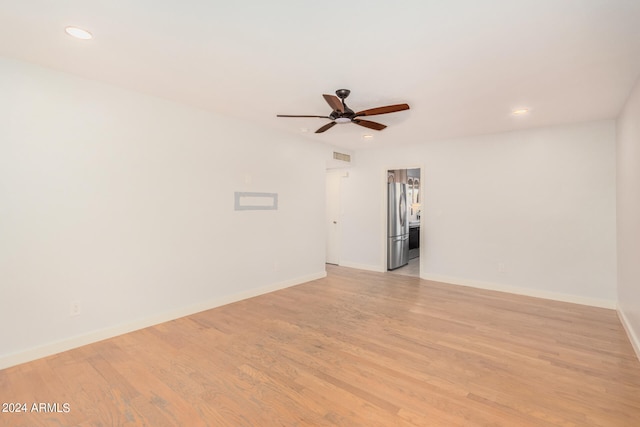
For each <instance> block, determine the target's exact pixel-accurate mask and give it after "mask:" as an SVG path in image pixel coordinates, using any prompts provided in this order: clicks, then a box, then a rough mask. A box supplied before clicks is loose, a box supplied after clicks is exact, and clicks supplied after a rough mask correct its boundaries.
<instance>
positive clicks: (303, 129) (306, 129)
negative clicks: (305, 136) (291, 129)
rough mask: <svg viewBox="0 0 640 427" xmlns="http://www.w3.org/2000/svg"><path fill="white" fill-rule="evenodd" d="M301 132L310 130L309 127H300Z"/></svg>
mask: <svg viewBox="0 0 640 427" xmlns="http://www.w3.org/2000/svg"><path fill="white" fill-rule="evenodd" d="M300 132H302V133H307V132H309V128H300Z"/></svg>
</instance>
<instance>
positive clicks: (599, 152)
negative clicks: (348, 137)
mask: <svg viewBox="0 0 640 427" xmlns="http://www.w3.org/2000/svg"><path fill="white" fill-rule="evenodd" d="M403 165H406V166H410V167H415V166H420V167H421V168H422V177H421V181H422V189H423V191H422V196H423V197H422V203H423V206H422V214H421V218H422V228H421V238H420V242H421V245H420V246H421V250H422V251H421V258H420V259H421V265H420V271H421V277H423V278H425V279H433V280H439V281H444V282H449V283H457V284H464V285H470V286H479V287H485V288H493V289H501V290H507V291H511V292H518V293H523V294H529V295H535V296H541V297H546V298H552V299H560V300H567V301H574V302H580V303H585V304H593V305H601V306H607V307H614V306H615V303H616V243H615V221H616V218H615V209H616V207H615V122H614V121H600V122H592V123H582V124H575V125H569V126H559V127H553V128H545V129H537V130H523V131H518V132H510V133H504V134H496V135H486V136H478V137H472V138H461V139H455V140H446V141H436V142H427V143H424V144H420V145H411V146H402V145H399V146H397V147H395V148H393V149H369V150H362V151H361V152H359V153H358V164H357V165H356V166H354V168H352V170H351V171H350V176H349V179H348V180H345V182H344V186H343V192H344V193H345V196H344V203H345V204H347V205H346V206H344V216H343V239H344V241H343V246H342V262H343V264H344V265H354V266H359V267H361V268H369V269H372V270H379V271H380V270H384V254H385V249H384V232H385V229H384V224H385V220H386V219H385V218H386V217H385V215H386V213H385V209H384V200H385V184H384V182H385V177H386V175H385V174H386V170H387V169H394V168H398V167H402V166H403Z"/></svg>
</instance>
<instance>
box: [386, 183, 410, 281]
mask: <svg viewBox="0 0 640 427" xmlns="http://www.w3.org/2000/svg"><path fill="white" fill-rule="evenodd" d="M387 194H388V200H387V238H388V239H387V270H394V269H396V268H399V267H402V266H403V265H406V264H407V263H408V262H409V221H408V219H407V184H399V183H391V182H390V183H389V184H388V189H387Z"/></svg>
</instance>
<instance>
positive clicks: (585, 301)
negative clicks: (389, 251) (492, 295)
mask: <svg viewBox="0 0 640 427" xmlns="http://www.w3.org/2000/svg"><path fill="white" fill-rule="evenodd" d="M420 278H421V279H424V280H431V281H433V282H442V283H449V284H452V285H460V286H469V287H471V288H479V289H486V290H490V291H500V292H508V293H511V294H517V295H525V296H529V297H535V298H544V299H549V300H554V301H563V302H570V303H574V304H581V305H589V306H592V307H602V308H611V309H616V308H617V303H616V301H613V300H605V299H598V298H588V297H582V296H579V295H570V294H562V293H557V292H550V291H543V290H539V289H531V288H520V287H517V286H510V285H503V284H496V283H489V282H481V281H477V280H468V279H460V278H457V277H447V276H436V275H431V274H422V273H421V274H420Z"/></svg>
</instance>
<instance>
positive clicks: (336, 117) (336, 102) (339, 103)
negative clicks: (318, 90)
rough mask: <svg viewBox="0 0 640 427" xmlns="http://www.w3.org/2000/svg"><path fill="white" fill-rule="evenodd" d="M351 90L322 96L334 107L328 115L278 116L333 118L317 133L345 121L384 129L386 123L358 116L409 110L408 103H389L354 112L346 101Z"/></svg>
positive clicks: (282, 115) (284, 115)
mask: <svg viewBox="0 0 640 427" xmlns="http://www.w3.org/2000/svg"><path fill="white" fill-rule="evenodd" d="M350 93H351V91H350V90H349V89H338V90H337V91H336V94H335V95H326V94H325V95H322V97H323V98H324V99H325V101H327V104H329V106H330V107H331V108H332V109H333V111H332V112H331V114H329V115H328V116H313V115H291V114H278V115H277V116H278V117H318V118H321V119H329V120H331V121H330V122H329V123H327V124H326V125H324V126H322V127H321V128H319V129H318V130H316V132H315V133H322V132H325V131H327V130H329V129H331V128H332V127H333V126H335V125H336V124H344V123H355V124H357V125H360V126H363V127H366V128H368V129H373V130H382V129H384V128H386V127H387V126H386V125H383V124H382V123H377V122H372V121H370V120H362V119H359V118H358V117H363V116H375V115H378V114H387V113H395V112H397V111H403V110H408V109H409V105H408V104H394V105H387V106H384V107H376V108H370V109H368V110H362V111H358V112H357V113H356V112H354V111H353V110H352V109H351V108H349V107H347V104H346V103H345V102H344V100H345V98H346V97H348V96H349V94H350Z"/></svg>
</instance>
